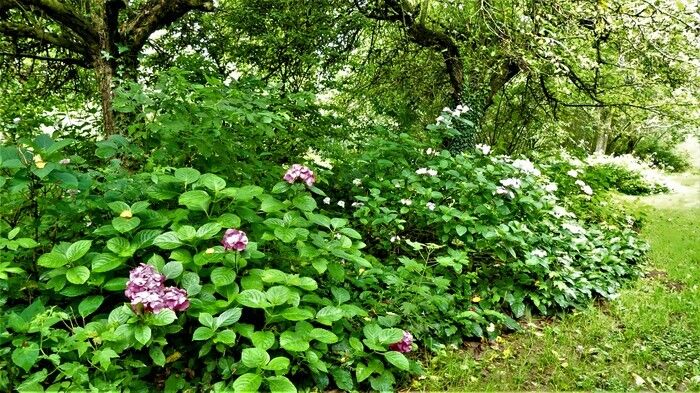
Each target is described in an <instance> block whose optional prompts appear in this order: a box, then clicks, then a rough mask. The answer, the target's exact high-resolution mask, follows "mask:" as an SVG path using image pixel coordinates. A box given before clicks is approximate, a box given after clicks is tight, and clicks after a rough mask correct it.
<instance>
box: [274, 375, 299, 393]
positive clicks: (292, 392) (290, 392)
mask: <svg viewBox="0 0 700 393" xmlns="http://www.w3.org/2000/svg"><path fill="white" fill-rule="evenodd" d="M267 384H268V385H269V386H270V393H297V388H296V387H295V386H294V384H293V383H292V381H290V380H289V379H287V377H282V376H276V377H267Z"/></svg>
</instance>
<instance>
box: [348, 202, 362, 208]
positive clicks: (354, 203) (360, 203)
mask: <svg viewBox="0 0 700 393" xmlns="http://www.w3.org/2000/svg"><path fill="white" fill-rule="evenodd" d="M364 205H365V204H364V203H362V202H353V203H352V204H351V205H350V206H352V207H362V206H364Z"/></svg>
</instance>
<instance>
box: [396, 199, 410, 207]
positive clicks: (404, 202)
mask: <svg viewBox="0 0 700 393" xmlns="http://www.w3.org/2000/svg"><path fill="white" fill-rule="evenodd" d="M399 202H401V204H402V205H406V206H411V205H412V204H413V201H412V200H410V199H405V198H404V199H401V200H400V201H399Z"/></svg>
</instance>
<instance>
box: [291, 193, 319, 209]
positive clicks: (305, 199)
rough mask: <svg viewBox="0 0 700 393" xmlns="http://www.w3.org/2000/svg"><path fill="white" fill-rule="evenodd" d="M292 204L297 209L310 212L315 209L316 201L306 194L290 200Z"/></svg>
mask: <svg viewBox="0 0 700 393" xmlns="http://www.w3.org/2000/svg"><path fill="white" fill-rule="evenodd" d="M292 204H293V205H294V207H296V208H297V209H299V210H302V211H306V212H310V211H313V210H314V209H316V207H317V205H316V201H315V200H314V198H312V197H310V196H308V195H299V196H297V197H296V198H294V199H293V200H292Z"/></svg>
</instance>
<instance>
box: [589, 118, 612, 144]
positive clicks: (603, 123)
mask: <svg viewBox="0 0 700 393" xmlns="http://www.w3.org/2000/svg"><path fill="white" fill-rule="evenodd" d="M611 132H612V116H611V115H610V109H609V108H601V109H600V125H599V128H598V131H597V135H596V141H595V150H594V151H593V152H594V153H599V154H605V153H606V152H607V150H608V140H609V139H610V134H611Z"/></svg>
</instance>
